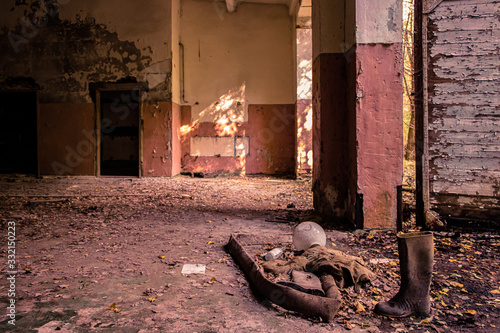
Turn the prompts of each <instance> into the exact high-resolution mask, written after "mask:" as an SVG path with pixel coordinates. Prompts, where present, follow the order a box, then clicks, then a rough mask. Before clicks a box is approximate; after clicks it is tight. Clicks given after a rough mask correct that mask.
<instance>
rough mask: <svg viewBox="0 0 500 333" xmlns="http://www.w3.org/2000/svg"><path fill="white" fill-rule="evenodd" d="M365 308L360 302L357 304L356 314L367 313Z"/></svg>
mask: <svg viewBox="0 0 500 333" xmlns="http://www.w3.org/2000/svg"><path fill="white" fill-rule="evenodd" d="M365 310H366V309H365V307H364V306H363V304H361V303H360V302H357V303H356V313H361V312H363V311H365Z"/></svg>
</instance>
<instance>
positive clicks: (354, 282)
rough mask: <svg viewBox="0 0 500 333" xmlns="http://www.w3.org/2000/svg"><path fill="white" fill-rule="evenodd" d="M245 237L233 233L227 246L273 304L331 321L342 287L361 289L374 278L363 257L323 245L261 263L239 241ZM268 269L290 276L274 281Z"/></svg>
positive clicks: (337, 307) (339, 299) (336, 309)
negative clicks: (285, 257) (287, 258)
mask: <svg viewBox="0 0 500 333" xmlns="http://www.w3.org/2000/svg"><path fill="white" fill-rule="evenodd" d="M244 239H245V235H243V234H233V235H231V238H230V240H229V243H228V245H227V247H228V250H229V252H230V253H231V254H232V255H233V257H234V258H235V260H236V261H237V262H238V263H239V264H240V266H241V267H242V269H243V270H244V271H245V273H246V274H247V276H248V277H249V279H250V281H251V282H252V283H253V284H254V285H255V286H256V288H257V290H259V291H260V292H261V293H262V294H263V295H264V296H266V297H267V298H268V299H269V300H270V301H271V302H273V303H274V304H277V305H279V306H281V307H283V308H285V309H287V310H291V311H297V312H301V313H303V314H306V315H311V316H319V317H321V318H322V319H323V320H324V321H326V322H330V321H332V320H333V318H334V317H335V315H336V314H337V312H338V310H339V308H340V304H341V295H340V291H339V288H341V289H342V288H347V287H350V286H354V288H356V289H357V290H359V288H360V287H362V286H363V285H364V284H366V283H368V282H370V281H371V280H373V279H374V278H375V274H374V273H373V272H371V271H370V270H369V269H367V268H366V267H365V266H364V264H363V261H362V260H361V258H358V257H354V256H350V255H346V254H344V253H342V252H340V251H336V250H331V249H327V248H326V247H324V246H320V245H315V246H312V247H310V248H309V249H307V250H306V251H305V252H304V253H303V254H302V255H300V256H296V257H294V258H293V259H291V260H290V261H284V260H274V261H269V262H266V263H264V264H263V265H262V267H261V266H259V265H258V264H257V263H256V262H255V261H254V260H253V256H251V255H250V254H249V253H248V252H247V251H246V249H245V248H244V247H243V246H242V244H241V243H240V241H244ZM266 273H267V274H269V273H273V274H274V275H280V274H281V275H283V274H289V277H290V278H287V279H286V281H278V282H276V283H275V282H273V281H271V280H269V279H268V277H267V276H266Z"/></svg>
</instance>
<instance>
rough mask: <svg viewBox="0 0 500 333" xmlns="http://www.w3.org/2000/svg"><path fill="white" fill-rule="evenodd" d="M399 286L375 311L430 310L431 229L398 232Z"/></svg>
mask: <svg viewBox="0 0 500 333" xmlns="http://www.w3.org/2000/svg"><path fill="white" fill-rule="evenodd" d="M397 237H398V248H399V266H400V270H401V287H400V289H399V292H398V293H397V294H396V295H395V296H394V297H393V298H392V299H391V300H389V301H387V302H380V303H378V304H377V305H376V306H375V309H374V312H375V313H376V314H379V315H382V316H388V317H399V318H400V317H407V316H410V315H412V314H415V315H420V316H428V315H429V314H430V312H431V300H430V295H429V293H430V286H431V276H432V264H433V261H434V241H433V236H432V232H430V231H425V232H412V233H406V234H398V235H397Z"/></svg>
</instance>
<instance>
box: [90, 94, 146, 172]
mask: <svg viewBox="0 0 500 333" xmlns="http://www.w3.org/2000/svg"><path fill="white" fill-rule="evenodd" d="M139 94H140V91H139V90H113V91H100V133H101V140H100V153H99V157H100V163H99V167H100V169H99V170H100V175H101V176H133V177H138V176H139V175H140V172H139V171H140V159H139V156H140V154H139V147H140V145H139V143H140V142H139V124H140V107H139Z"/></svg>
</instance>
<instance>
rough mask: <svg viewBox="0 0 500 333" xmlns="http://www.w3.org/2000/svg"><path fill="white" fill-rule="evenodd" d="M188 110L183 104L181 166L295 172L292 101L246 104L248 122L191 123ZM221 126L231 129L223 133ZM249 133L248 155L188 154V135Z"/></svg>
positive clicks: (189, 169)
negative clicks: (289, 102) (270, 103)
mask: <svg viewBox="0 0 500 333" xmlns="http://www.w3.org/2000/svg"><path fill="white" fill-rule="evenodd" d="M190 112H191V110H190V108H189V107H186V106H184V107H182V117H181V118H182V125H181V134H182V137H181V143H182V170H183V171H185V172H204V173H207V174H217V173H237V174H239V173H246V174H260V173H261V174H273V175H275V174H282V175H294V174H295V130H296V127H295V121H296V118H295V105H289V104H287V105H249V106H248V122H245V123H227V124H224V125H223V126H221V124H217V123H209V122H204V123H196V124H194V125H192V124H191V114H190ZM224 127H228V128H230V133H224ZM196 136H200V137H216V136H243V137H245V136H246V137H249V139H250V144H249V148H250V149H249V155H248V156H246V157H244V158H242V157H237V156H234V157H233V156H191V155H190V151H191V147H190V138H191V137H196Z"/></svg>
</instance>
